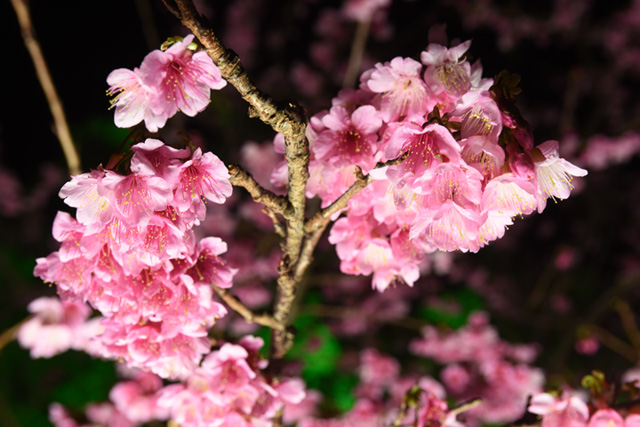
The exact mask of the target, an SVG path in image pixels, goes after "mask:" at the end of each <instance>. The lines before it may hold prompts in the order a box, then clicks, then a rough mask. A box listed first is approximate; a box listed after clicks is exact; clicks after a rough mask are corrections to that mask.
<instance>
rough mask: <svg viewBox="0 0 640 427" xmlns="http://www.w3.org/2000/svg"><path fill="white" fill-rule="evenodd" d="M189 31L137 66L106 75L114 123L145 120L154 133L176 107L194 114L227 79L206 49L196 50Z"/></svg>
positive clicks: (126, 125)
mask: <svg viewBox="0 0 640 427" xmlns="http://www.w3.org/2000/svg"><path fill="white" fill-rule="evenodd" d="M193 39H194V36H193V35H192V34H191V35H189V36H187V37H185V38H184V39H183V40H180V41H175V43H173V44H172V45H171V46H170V47H169V48H168V49H166V50H164V51H162V50H154V51H152V52H151V53H149V54H148V55H147V56H145V58H144V60H143V61H142V64H141V65H140V68H134V69H133V71H132V70H129V69H126V68H119V69H117V70H114V71H112V72H111V74H109V76H108V77H107V83H108V84H109V86H110V87H109V90H108V91H107V93H108V94H109V95H112V96H114V98H113V99H112V100H111V104H112V107H115V109H116V113H115V124H116V126H118V127H124V128H128V127H131V126H134V125H137V124H138V123H140V122H142V121H144V124H145V126H146V127H147V129H148V130H149V131H151V132H157V131H158V129H159V128H161V127H163V126H164V125H165V123H166V122H167V119H169V118H171V117H173V116H174V115H175V114H176V113H177V112H178V110H180V111H182V112H183V113H184V114H186V115H187V116H191V117H193V116H195V115H196V114H198V113H199V112H201V111H203V110H204V109H205V108H206V107H207V105H209V97H210V94H211V89H222V88H223V87H224V86H226V84H227V82H226V81H225V80H224V79H222V76H221V74H220V70H218V67H216V65H215V64H214V63H213V61H212V60H211V58H210V57H209V55H207V53H206V52H204V51H200V52H195V50H196V49H197V45H196V43H193Z"/></svg>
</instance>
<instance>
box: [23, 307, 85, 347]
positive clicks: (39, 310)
mask: <svg viewBox="0 0 640 427" xmlns="http://www.w3.org/2000/svg"><path fill="white" fill-rule="evenodd" d="M27 308H28V310H29V311H30V312H31V313H32V314H33V315H32V316H31V317H30V318H29V320H27V321H26V322H25V323H23V324H22V325H21V326H20V329H18V333H17V336H16V337H17V339H18V342H19V343H20V345H21V346H22V347H24V348H28V349H30V350H31V357H32V358H38V357H44V358H50V357H53V356H55V355H56V354H60V353H63V352H65V351H67V350H69V349H70V348H77V347H78V344H79V339H80V338H81V337H80V331H81V329H82V326H83V324H84V323H85V322H86V320H87V318H88V317H89V315H90V314H91V309H90V308H89V307H88V306H87V305H86V304H84V303H83V302H81V301H65V302H62V301H60V300H59V299H58V298H48V297H42V298H38V299H35V300H33V301H31V303H29V306H28V307H27Z"/></svg>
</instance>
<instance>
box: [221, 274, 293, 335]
mask: <svg viewBox="0 0 640 427" xmlns="http://www.w3.org/2000/svg"><path fill="white" fill-rule="evenodd" d="M211 287H212V288H213V291H214V292H215V293H216V295H218V296H219V297H220V299H221V300H222V301H224V302H225V303H226V304H227V305H228V306H229V307H231V308H232V309H233V310H234V311H235V312H236V313H238V314H239V315H240V316H242V317H243V318H244V320H246V321H247V322H249V323H257V324H258V325H262V326H266V327H268V328H271V329H275V330H284V325H283V324H282V323H279V322H277V321H276V320H275V319H274V318H273V317H272V316H269V315H268V314H255V313H254V312H253V311H251V309H249V308H248V307H247V306H246V305H244V304H243V303H242V301H240V300H239V299H238V298H237V297H235V296H234V295H231V293H230V292H229V291H227V290H226V289H221V288H219V287H218V286H216V285H211Z"/></svg>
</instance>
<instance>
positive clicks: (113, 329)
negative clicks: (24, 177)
mask: <svg viewBox="0 0 640 427" xmlns="http://www.w3.org/2000/svg"><path fill="white" fill-rule="evenodd" d="M132 152H133V155H132V157H131V159H130V161H129V166H128V170H129V173H127V174H126V175H122V174H119V173H117V172H115V171H112V170H105V169H98V170H93V171H91V172H89V173H85V174H82V175H78V176H75V177H73V178H72V179H71V181H70V182H68V183H67V184H65V185H64V186H63V187H62V189H61V190H60V196H61V197H62V198H64V200H65V203H67V204H68V205H69V206H72V207H74V208H76V209H77V214H76V218H73V217H72V216H71V215H69V214H68V213H64V212H59V213H58V215H57V216H56V219H55V221H54V224H53V236H54V238H55V239H56V240H58V241H59V242H60V243H61V247H60V250H59V251H56V252H53V253H52V254H50V255H49V256H48V257H46V258H39V259H38V260H37V266H36V268H35V270H34V274H35V275H36V276H39V277H41V278H42V279H43V280H45V281H46V282H50V283H55V284H56V285H57V287H58V292H59V294H60V296H61V298H62V299H63V300H65V301H66V300H80V301H86V302H88V303H89V304H90V305H91V306H92V307H93V308H95V309H96V310H98V311H100V313H101V314H102V316H103V317H104V319H103V320H102V322H101V325H102V327H103V328H104V331H103V332H102V334H101V335H100V336H99V338H98V339H99V341H100V344H101V346H102V349H101V354H100V355H101V356H103V357H109V358H118V359H122V360H124V361H125V362H126V363H128V364H129V365H131V366H135V367H140V368H144V369H146V370H150V371H152V372H155V373H156V374H158V375H160V376H162V377H169V378H181V377H185V376H187V375H188V374H190V373H191V372H192V371H193V369H195V368H196V366H197V364H198V362H199V361H200V359H201V357H202V355H203V354H206V353H208V352H209V348H210V343H209V339H208V337H207V329H208V328H209V327H211V325H213V323H214V322H215V319H216V318H218V317H220V316H223V315H224V314H225V313H226V309H225V308H224V307H223V306H222V305H221V304H219V303H217V302H215V301H213V299H212V288H211V285H212V284H214V285H216V286H218V287H220V288H229V287H230V286H231V284H232V278H233V275H234V273H235V270H233V269H232V268H230V267H229V266H228V265H227V264H226V263H225V261H223V260H222V259H221V258H220V257H219V255H221V254H222V253H224V252H225V251H226V249H227V245H226V243H225V242H223V241H222V240H221V239H220V238H217V237H207V238H204V239H201V240H200V241H198V242H196V239H195V236H194V232H193V227H194V225H196V224H198V223H199V222H200V221H202V220H203V219H204V217H205V211H206V208H205V203H204V199H206V200H209V201H212V202H214V203H223V202H224V201H225V200H226V198H227V197H229V196H230V195H231V192H232V187H231V184H230V183H229V173H228V171H227V168H226V167H225V165H224V164H223V163H222V161H221V160H220V159H218V158H217V157H216V156H215V155H214V154H212V153H204V154H203V153H202V151H201V150H200V149H196V150H195V151H193V152H190V150H189V149H188V148H185V149H182V150H177V149H174V148H172V147H169V146H167V145H165V144H164V143H162V142H161V141H159V140H156V139H147V140H146V141H145V142H142V143H139V144H136V145H135V146H133V147H132Z"/></svg>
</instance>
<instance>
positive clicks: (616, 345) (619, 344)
mask: <svg viewBox="0 0 640 427" xmlns="http://www.w3.org/2000/svg"><path fill="white" fill-rule="evenodd" d="M586 328H587V329H588V330H589V332H591V333H592V334H593V335H595V337H596V339H597V340H598V341H600V342H601V343H602V344H604V345H605V346H606V347H609V349H610V350H612V351H615V352H616V353H618V354H619V355H621V356H622V357H624V358H625V359H627V360H629V361H630V362H632V363H636V362H637V361H638V359H639V358H640V353H639V352H638V350H636V349H635V348H633V347H632V346H630V345H629V344H627V343H626V342H624V341H622V340H621V339H620V338H618V337H616V336H615V335H613V334H612V333H611V332H609V331H607V330H606V329H604V328H601V327H600V326H598V325H586Z"/></svg>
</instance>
